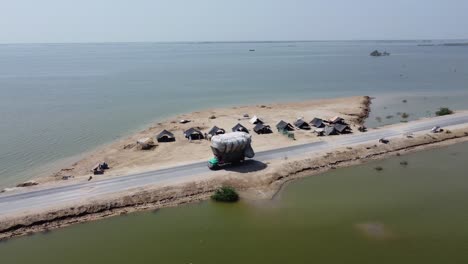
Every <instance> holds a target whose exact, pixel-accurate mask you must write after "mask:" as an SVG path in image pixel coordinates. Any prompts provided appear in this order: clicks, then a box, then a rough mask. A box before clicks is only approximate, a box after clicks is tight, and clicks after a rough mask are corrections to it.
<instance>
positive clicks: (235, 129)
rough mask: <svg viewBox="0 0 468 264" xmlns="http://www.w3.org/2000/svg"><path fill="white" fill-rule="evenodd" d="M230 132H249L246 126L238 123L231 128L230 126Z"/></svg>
mask: <svg viewBox="0 0 468 264" xmlns="http://www.w3.org/2000/svg"><path fill="white" fill-rule="evenodd" d="M232 132H245V133H249V130H248V129H247V128H245V126H243V125H241V124H240V123H237V125H235V126H234V127H233V128H232Z"/></svg>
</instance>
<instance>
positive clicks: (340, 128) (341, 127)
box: [333, 123, 349, 133]
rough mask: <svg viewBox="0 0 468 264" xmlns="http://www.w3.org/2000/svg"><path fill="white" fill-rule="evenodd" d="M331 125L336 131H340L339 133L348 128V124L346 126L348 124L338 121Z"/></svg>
mask: <svg viewBox="0 0 468 264" xmlns="http://www.w3.org/2000/svg"><path fill="white" fill-rule="evenodd" d="M333 127H334V128H335V129H336V131H338V132H340V133H343V132H345V131H346V130H347V129H349V126H348V125H345V124H340V123H336V124H334V125H333Z"/></svg>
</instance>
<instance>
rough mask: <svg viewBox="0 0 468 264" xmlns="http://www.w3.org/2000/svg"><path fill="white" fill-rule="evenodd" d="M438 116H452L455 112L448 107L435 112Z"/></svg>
mask: <svg viewBox="0 0 468 264" xmlns="http://www.w3.org/2000/svg"><path fill="white" fill-rule="evenodd" d="M435 114H436V116H444V115H451V114H453V111H452V110H450V109H449V108H448V107H441V108H440V109H439V110H438V111H436V112H435Z"/></svg>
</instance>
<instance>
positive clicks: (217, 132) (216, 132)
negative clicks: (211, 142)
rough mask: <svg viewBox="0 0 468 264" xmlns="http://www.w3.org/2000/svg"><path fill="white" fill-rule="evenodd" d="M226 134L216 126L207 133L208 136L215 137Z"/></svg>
mask: <svg viewBox="0 0 468 264" xmlns="http://www.w3.org/2000/svg"><path fill="white" fill-rule="evenodd" d="M224 133H226V130H224V129H222V128H219V127H217V126H214V127H213V128H212V129H210V131H208V134H209V135H212V136H215V135H220V134H224Z"/></svg>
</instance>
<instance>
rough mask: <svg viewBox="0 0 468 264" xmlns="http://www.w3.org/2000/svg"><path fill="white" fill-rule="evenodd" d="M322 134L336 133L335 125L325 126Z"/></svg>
mask: <svg viewBox="0 0 468 264" xmlns="http://www.w3.org/2000/svg"><path fill="white" fill-rule="evenodd" d="M324 134H325V135H327V136H329V135H336V134H338V132H337V131H336V129H335V127H333V126H326V127H325V128H324Z"/></svg>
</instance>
